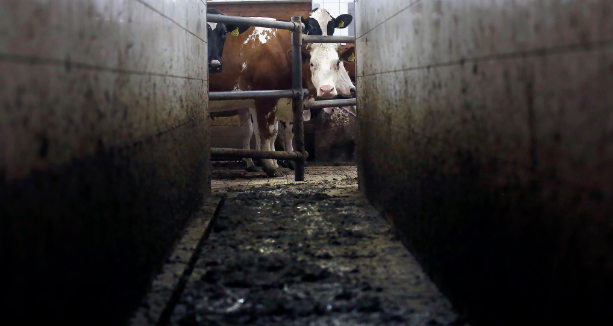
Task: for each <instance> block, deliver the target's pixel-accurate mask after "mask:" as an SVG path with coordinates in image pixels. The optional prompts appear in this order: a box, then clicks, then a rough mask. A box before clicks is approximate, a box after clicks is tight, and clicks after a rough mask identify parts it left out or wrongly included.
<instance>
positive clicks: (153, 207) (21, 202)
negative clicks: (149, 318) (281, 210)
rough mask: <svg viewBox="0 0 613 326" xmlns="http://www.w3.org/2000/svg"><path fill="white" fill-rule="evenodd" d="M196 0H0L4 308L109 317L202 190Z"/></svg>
mask: <svg viewBox="0 0 613 326" xmlns="http://www.w3.org/2000/svg"><path fill="white" fill-rule="evenodd" d="M205 13H206V2H204V1H200V0H186V1H163V0H87V1H73V0H54V1H33V0H30V1H24V0H0V103H1V107H0V216H2V218H1V219H0V232H1V239H0V241H1V244H0V248H1V249H0V252H1V255H2V270H3V272H5V273H7V272H8V275H7V274H4V275H5V277H3V279H2V285H1V288H2V296H3V298H7V299H9V302H8V305H3V308H5V309H7V310H8V311H7V312H6V313H3V314H2V320H3V321H6V319H7V318H8V320H13V319H14V320H19V323H14V322H13V323H11V322H9V323H8V324H26V322H27V321H32V319H37V320H40V319H43V320H44V321H45V322H46V323H49V322H52V321H55V320H61V321H62V323H63V324H72V323H74V322H77V321H78V323H79V324H88V325H89V324H113V325H118V324H119V323H118V320H121V319H122V318H124V317H126V314H127V313H129V311H130V310H131V309H132V308H133V307H134V303H136V302H138V299H139V295H140V294H141V293H142V292H143V290H145V288H146V285H147V284H148V282H149V276H150V275H151V273H153V272H154V270H155V268H156V266H158V265H159V264H160V263H161V262H162V260H163V258H164V257H165V255H166V254H167V253H168V251H169V249H170V247H171V246H172V244H173V242H174V240H175V239H176V237H177V235H178V233H179V232H180V231H181V229H182V227H183V226H184V225H185V222H186V221H187V219H188V218H189V216H190V214H191V212H192V211H194V209H196V208H197V207H198V206H199V204H200V203H201V201H202V199H203V198H204V196H205V195H206V193H207V192H208V191H209V189H210V183H209V179H208V178H209V177H208V173H209V152H208V144H209V139H208V111H207V102H208V99H207V88H208V82H207V76H208V72H207V65H206V55H207V54H206V50H207V47H206V37H207V35H206V21H205V20H206V15H205Z"/></svg>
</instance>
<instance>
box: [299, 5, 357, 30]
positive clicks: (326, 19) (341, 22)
mask: <svg viewBox="0 0 613 326" xmlns="http://www.w3.org/2000/svg"><path fill="white" fill-rule="evenodd" d="M352 20H353V17H352V16H351V15H347V14H343V15H340V16H338V17H336V18H334V17H332V15H330V13H329V12H328V11H327V10H326V9H323V8H317V9H314V10H313V11H311V14H310V15H309V18H302V23H303V24H304V31H303V33H304V34H307V35H324V36H330V35H334V30H335V29H337V28H346V27H347V26H349V24H351V21H352Z"/></svg>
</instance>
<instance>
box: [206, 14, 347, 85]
mask: <svg viewBox="0 0 613 326" xmlns="http://www.w3.org/2000/svg"><path fill="white" fill-rule="evenodd" d="M206 12H207V14H215V15H225V14H224V13H223V12H221V11H219V10H217V9H214V8H207V11H206ZM352 20H353V17H352V16H351V15H347V14H343V15H340V16H338V17H336V18H335V17H333V16H332V15H330V13H329V12H328V11H327V10H325V9H319V8H318V9H314V10H313V11H311V13H310V16H309V18H304V17H302V23H303V24H304V27H305V28H304V30H303V31H302V32H303V33H304V34H307V35H333V34H334V30H335V29H337V28H346V27H347V26H349V24H351V22H352ZM322 26H326V28H324V29H322ZM248 29H249V26H244V25H241V26H237V25H233V24H225V23H211V22H209V23H208V24H207V37H208V38H207V40H208V41H207V42H208V53H209V58H208V64H209V73H213V74H215V73H220V72H221V71H222V70H223V63H222V55H223V50H224V45H225V43H226V39H227V35H228V33H231V34H232V35H234V36H238V35H240V34H242V33H244V32H245V31H247V30H248Z"/></svg>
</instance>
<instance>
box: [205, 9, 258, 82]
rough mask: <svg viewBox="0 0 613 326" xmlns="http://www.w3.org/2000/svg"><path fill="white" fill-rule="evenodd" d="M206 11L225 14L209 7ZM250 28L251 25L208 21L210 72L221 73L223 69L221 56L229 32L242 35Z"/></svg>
mask: <svg viewBox="0 0 613 326" xmlns="http://www.w3.org/2000/svg"><path fill="white" fill-rule="evenodd" d="M206 13H207V14H215V15H225V14H224V13H223V12H221V11H219V10H217V9H213V8H207V10H206ZM248 29H249V26H236V25H232V24H221V23H219V24H218V23H210V22H209V23H207V26H206V32H207V42H208V46H207V48H208V53H209V58H208V61H209V62H208V63H209V73H212V74H215V73H220V72H221V70H222V63H221V57H222V55H223V50H224V45H225V43H226V38H227V35H228V33H234V34H233V35H240V34H242V33H244V32H245V31H246V30H248Z"/></svg>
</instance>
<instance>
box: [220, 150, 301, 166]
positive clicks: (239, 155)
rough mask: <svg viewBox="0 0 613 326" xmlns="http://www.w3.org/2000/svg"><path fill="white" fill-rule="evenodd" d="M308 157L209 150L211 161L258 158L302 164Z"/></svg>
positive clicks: (248, 151) (290, 154) (288, 154)
mask: <svg viewBox="0 0 613 326" xmlns="http://www.w3.org/2000/svg"><path fill="white" fill-rule="evenodd" d="M308 157H309V153H307V152H306V151H305V152H282V151H278V152H272V151H254V150H248V149H236V148H211V159H215V158H259V159H273V160H293V161H296V162H297V163H298V162H303V164H304V161H305V160H306V159H307V158H308Z"/></svg>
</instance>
